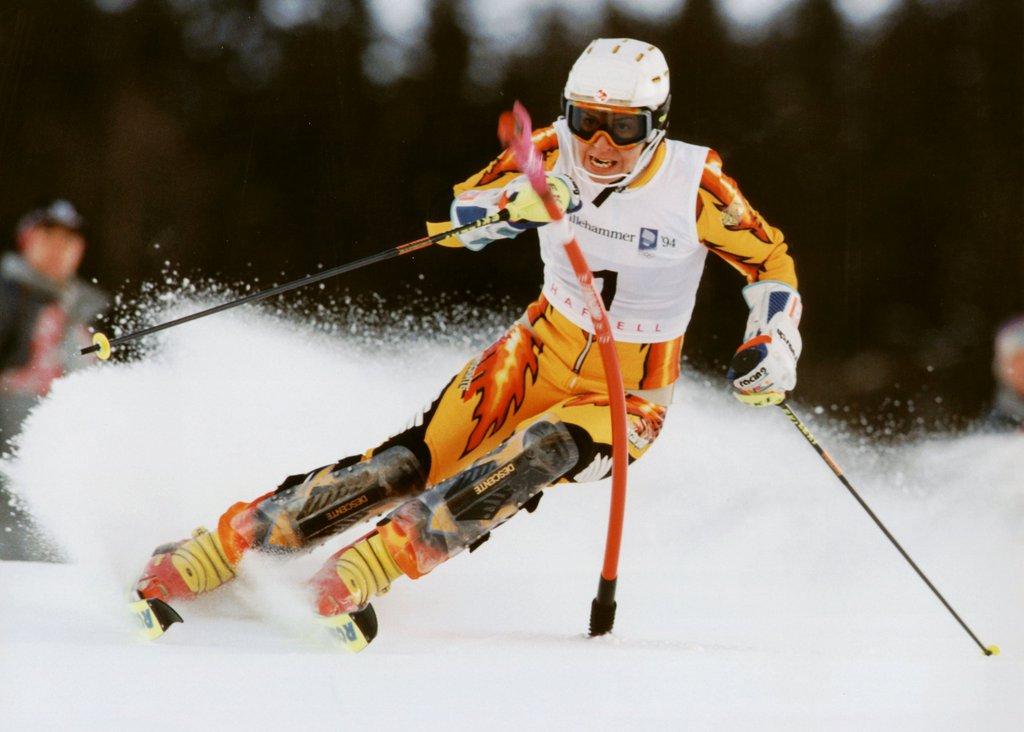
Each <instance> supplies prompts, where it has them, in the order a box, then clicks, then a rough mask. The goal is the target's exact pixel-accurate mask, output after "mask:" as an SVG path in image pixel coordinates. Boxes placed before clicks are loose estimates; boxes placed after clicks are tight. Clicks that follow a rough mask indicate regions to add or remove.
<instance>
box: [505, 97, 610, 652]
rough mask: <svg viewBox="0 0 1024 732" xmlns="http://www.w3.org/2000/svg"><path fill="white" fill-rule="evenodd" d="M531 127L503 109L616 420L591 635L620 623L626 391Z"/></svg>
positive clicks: (516, 111) (510, 141)
mask: <svg viewBox="0 0 1024 732" xmlns="http://www.w3.org/2000/svg"><path fill="white" fill-rule="evenodd" d="M532 130H533V124H532V122H531V120H530V115H529V113H528V112H527V111H526V107H524V106H523V105H522V104H520V103H519V102H518V101H517V102H516V103H515V104H514V105H513V107H512V111H511V112H505V113H504V114H502V116H501V121H500V123H499V127H498V136H499V137H500V138H501V140H502V142H503V143H505V144H506V145H508V146H509V147H511V148H512V151H513V153H514V154H515V157H516V162H517V163H518V165H519V169H520V170H521V171H523V172H524V173H525V174H526V175H527V177H528V178H529V180H530V184H531V185H532V186H533V189H534V190H535V191H536V192H537V195H538V196H540V198H541V200H542V201H543V202H544V207H545V208H546V209H547V212H548V215H549V216H550V217H551V222H552V223H551V225H552V226H554V227H556V230H557V232H558V235H559V236H560V238H561V239H562V240H563V242H564V244H563V246H564V247H565V252H566V254H567V255H568V257H569V261H570V262H571V263H572V268H573V271H574V272H575V274H576V278H577V280H578V281H579V283H580V286H581V287H582V288H583V293H584V296H585V297H586V299H587V303H586V305H587V309H588V310H589V311H590V318H591V322H592V323H593V325H594V335H595V336H596V338H597V343H598V346H599V348H600V353H601V364H602V366H603V367H604V377H605V381H606V382H607V385H608V401H609V405H610V407H611V420H612V498H611V507H610V509H609V517H608V536H607V539H606V541H605V553H604V564H603V566H602V568H601V578H600V580H599V581H598V587H597V596H596V597H595V598H594V600H593V602H592V603H591V604H590V635H592V636H594V635H604V634H605V633H608V632H611V629H612V626H613V625H614V624H615V607H616V603H615V585H616V582H617V580H618V573H619V549H620V548H621V546H622V521H623V516H624V514H625V510H626V467H627V463H628V452H627V447H626V445H627V443H626V392H625V388H624V387H623V383H622V369H621V368H620V367H619V358H618V354H617V353H616V352H615V339H614V338H613V336H612V328H611V323H610V322H609V321H608V313H607V312H606V311H605V308H604V304H603V303H602V301H601V298H600V296H599V295H598V294H597V290H596V289H595V288H594V276H593V274H592V273H591V271H590V267H589V266H588V265H587V260H586V258H585V257H584V256H583V250H582V249H580V245H579V242H577V241H576V237H575V236H574V235H573V233H572V231H571V229H570V228H569V223H568V221H567V220H566V219H565V216H564V214H563V213H562V210H561V209H560V208H559V207H558V204H557V203H555V199H554V196H553V195H552V194H551V190H550V189H549V188H548V183H547V177H546V176H545V174H544V166H543V163H542V161H541V158H540V155H539V154H538V152H537V148H536V147H534V145H533V140H532V139H531V134H532Z"/></svg>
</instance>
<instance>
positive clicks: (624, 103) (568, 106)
mask: <svg viewBox="0 0 1024 732" xmlns="http://www.w3.org/2000/svg"><path fill="white" fill-rule="evenodd" d="M670 102H671V94H670V93H669V72H668V63H667V62H666V61H665V56H664V54H662V52H661V51H660V50H658V48H657V47H656V46H652V45H651V44H650V43H644V42H643V41H637V40H634V39H632V38H598V39H596V40H594V41H591V43H590V45H589V46H587V48H586V49H585V50H584V51H583V53H582V54H580V57H579V58H578V59H576V63H574V64H573V66H572V69H571V70H570V71H569V78H568V79H567V80H566V82H565V90H564V91H563V92H562V112H563V113H564V114H565V117H566V120H567V122H568V124H569V128H570V131H572V132H573V133H574V134H576V135H577V136H579V137H583V135H582V134H580V131H579V130H577V129H574V126H573V115H572V112H573V109H574V108H575V106H576V104H577V103H578V104H579V105H585V106H587V107H598V108H600V107H609V108H619V109H621V108H623V107H627V108H632V109H638V110H645V113H644V114H643V115H639V121H638V123H637V124H638V125H639V127H638V128H637V129H636V130H635V132H633V133H631V134H632V136H627V137H624V138H622V139H614V140H613V141H614V142H615V143H616V144H620V145H628V144H635V143H636V142H641V141H642V142H644V143H645V144H646V147H645V149H644V151H643V153H642V154H641V157H640V158H639V159H638V160H637V162H636V165H635V166H634V167H633V170H632V171H631V172H630V173H629V174H628V175H626V176H625V177H622V176H597V175H594V174H592V173H587V175H588V176H590V177H591V178H602V177H607V178H608V179H609V181H610V182H609V183H608V185H611V184H612V183H614V184H616V185H625V184H626V183H628V182H629V181H630V180H632V179H633V178H634V177H635V176H636V175H638V174H639V173H640V172H641V171H642V170H643V169H644V168H645V167H646V165H647V162H648V161H649V160H650V157H651V156H652V155H653V154H654V151H655V149H657V147H658V143H659V142H660V141H661V139H662V138H663V137H664V136H665V128H666V127H668V110H669V103H670ZM610 136H611V134H610ZM572 157H573V166H574V167H576V168H577V169H578V170H579V169H580V168H581V166H580V165H579V163H578V161H576V160H575V151H573V155H572Z"/></svg>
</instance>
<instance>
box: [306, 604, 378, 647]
mask: <svg viewBox="0 0 1024 732" xmlns="http://www.w3.org/2000/svg"><path fill="white" fill-rule="evenodd" d="M318 620H319V622H320V624H321V625H322V626H323V627H324V628H325V629H326V630H327V632H328V635H329V637H330V638H331V639H332V640H333V641H334V642H335V643H337V644H338V645H340V646H342V647H343V648H344V649H345V650H347V651H349V652H351V653H359V652H360V651H361V650H363V649H364V648H366V647H367V646H368V645H370V642H371V641H372V640H373V639H374V638H376V637H377V613H375V612H374V610H373V606H372V605H367V606H366V607H364V608H363V609H362V610H356V611H355V612H352V613H339V614H337V615H330V616H323V615H321V616H319V617H318Z"/></svg>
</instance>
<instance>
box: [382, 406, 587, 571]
mask: <svg viewBox="0 0 1024 732" xmlns="http://www.w3.org/2000/svg"><path fill="white" fill-rule="evenodd" d="M578 457H579V451H578V449H577V447H576V443H575V442H574V441H573V439H572V436H571V435H570V434H569V430H568V429H567V428H566V427H565V425H564V424H562V423H561V422H558V421H553V420H551V419H541V420H540V421H537V422H534V423H533V424H531V425H529V426H528V427H526V428H525V429H523V430H521V431H518V432H516V433H514V434H513V435H512V436H511V437H509V439H508V440H506V441H505V442H504V443H502V444H501V445H500V446H499V447H498V448H496V449H495V450H494V451H493V452H491V453H489V454H488V455H485V456H484V457H482V458H481V459H480V460H478V461H477V462H476V463H474V464H473V465H472V466H470V467H469V468H467V469H466V470H464V471H462V472H461V473H459V474H458V475H455V476H453V477H452V478H449V479H448V480H446V481H444V482H442V483H439V484H438V485H437V486H435V487H434V488H431V489H430V490H428V491H426V492H424V493H423V494H421V495H420V496H418V497H416V498H414V499H412V500H410V501H406V502H405V503H403V504H402V505H401V506H399V507H398V508H397V509H395V510H394V511H393V512H391V514H389V515H388V517H387V518H386V519H384V520H383V521H382V522H381V523H380V524H378V527H377V531H378V532H379V533H380V536H381V538H382V540H383V542H384V545H385V546H386V547H387V549H388V553H389V554H390V556H391V557H392V558H393V559H394V561H395V564H396V565H397V566H398V567H399V568H400V569H401V570H402V572H403V573H404V574H406V575H408V576H409V577H411V578H413V579H415V578H417V577H420V576H422V575H424V574H426V573H427V572H429V571H431V570H432V569H433V568H434V567H436V566H437V565H438V564H441V563H442V562H444V561H446V560H448V559H450V558H451V557H453V556H455V555H456V554H458V553H459V552H461V551H462V550H463V549H465V548H466V547H474V546H476V545H478V544H479V543H481V542H483V540H484V539H485V538H486V537H487V535H488V534H489V532H490V531H491V530H493V529H495V528H497V527H498V526H500V525H501V524H503V523H504V522H505V521H507V520H508V519H509V518H510V517H511V516H512V515H513V514H515V513H516V512H517V511H518V510H519V509H520V508H522V507H523V506H524V504H526V503H528V502H530V500H531V499H533V498H534V497H535V496H536V495H537V494H538V493H540V491H542V490H543V489H544V488H545V487H547V486H548V485H550V484H551V483H553V482H554V481H556V480H557V479H558V478H560V477H561V476H562V475H564V474H565V473H566V472H567V471H568V470H570V469H571V468H572V467H573V466H574V465H575V464H576V461H577V460H578Z"/></svg>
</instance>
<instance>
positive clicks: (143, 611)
mask: <svg viewBox="0 0 1024 732" xmlns="http://www.w3.org/2000/svg"><path fill="white" fill-rule="evenodd" d="M128 609H129V611H131V613H132V616H133V617H134V618H135V620H136V621H138V623H139V627H140V629H141V630H142V635H143V637H144V638H146V639H147V640H156V639H157V638H159V637H160V636H162V635H163V634H164V632H166V630H167V629H168V628H170V627H171V626H172V625H174V624H175V623H183V622H185V621H184V620H182V619H181V616H180V615H178V612H177V611H176V610H175V609H174V608H173V607H171V606H170V605H168V604H167V603H166V602H164V601H163V600H160V599H159V598H152V599H146V598H140V599H138V600H136V601H135V602H131V603H129V604H128Z"/></svg>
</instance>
